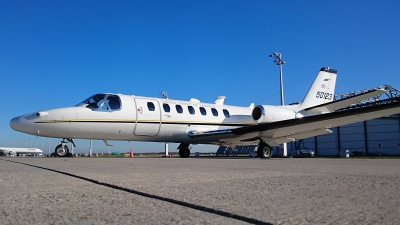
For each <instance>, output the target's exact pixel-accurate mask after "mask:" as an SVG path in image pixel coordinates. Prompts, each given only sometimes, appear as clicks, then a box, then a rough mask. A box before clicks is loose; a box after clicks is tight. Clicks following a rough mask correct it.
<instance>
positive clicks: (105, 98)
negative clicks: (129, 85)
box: [78, 94, 121, 111]
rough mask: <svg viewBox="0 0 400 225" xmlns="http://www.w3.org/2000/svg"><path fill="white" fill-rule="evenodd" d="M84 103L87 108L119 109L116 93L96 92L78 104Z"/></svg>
mask: <svg viewBox="0 0 400 225" xmlns="http://www.w3.org/2000/svg"><path fill="white" fill-rule="evenodd" d="M82 104H86V105H87V106H86V107H88V108H91V109H98V110H105V111H106V110H119V109H121V100H120V98H119V96H118V95H111V94H96V95H93V96H91V97H89V98H87V99H85V100H84V101H82V102H81V103H79V104H78V105H82Z"/></svg>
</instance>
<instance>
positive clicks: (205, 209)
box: [0, 159, 272, 225]
mask: <svg viewBox="0 0 400 225" xmlns="http://www.w3.org/2000/svg"><path fill="white" fill-rule="evenodd" d="M0 160H4V161H8V162H12V163H18V164H22V165H26V166H31V167H35V168H39V169H43V170H48V171H52V172H55V173H60V174H63V175H67V176H70V177H74V178H77V179H81V180H84V181H88V182H91V183H93V184H97V185H102V186H105V187H109V188H113V189H116V190H121V191H125V192H128V193H132V194H136V195H139V196H143V197H146V198H152V199H156V200H160V201H164V202H168V203H172V204H175V205H179V206H184V207H187V208H191V209H196V210H199V211H203V212H208V213H212V214H215V215H218V216H223V217H227V218H231V219H236V220H240V221H244V222H247V223H251V224H265V225H272V223H268V222H264V221H260V220H257V219H253V218H249V217H245V216H240V215H237V214H234V213H229V212H225V211H221V210H215V209H212V208H208V207H205V206H201V205H196V204H193V203H188V202H184V201H179V200H175V199H172V198H166V197H162V196H158V195H153V194H148V193H145V192H141V191H136V190H133V189H129V188H124V187H120V186H117V185H114V184H109V183H103V182H100V181H97V180H93V179H90V178H87V177H82V176H78V175H75V174H72V173H67V172H62V171H58V170H53V169H50V168H46V167H41V166H35V165H31V164H27V163H22V162H16V161H12V160H5V159H0Z"/></svg>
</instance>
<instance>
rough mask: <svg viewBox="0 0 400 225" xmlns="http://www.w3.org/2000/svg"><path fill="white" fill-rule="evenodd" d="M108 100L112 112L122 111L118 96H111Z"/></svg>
mask: <svg viewBox="0 0 400 225" xmlns="http://www.w3.org/2000/svg"><path fill="white" fill-rule="evenodd" d="M107 100H108V105H109V106H110V109H111V110H118V109H121V101H120V100H119V97H118V96H117V95H109V96H108V97H107Z"/></svg>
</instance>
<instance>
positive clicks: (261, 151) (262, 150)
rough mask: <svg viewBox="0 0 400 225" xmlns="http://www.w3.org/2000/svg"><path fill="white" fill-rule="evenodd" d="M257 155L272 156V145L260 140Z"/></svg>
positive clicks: (263, 157) (262, 156) (261, 156)
mask: <svg viewBox="0 0 400 225" xmlns="http://www.w3.org/2000/svg"><path fill="white" fill-rule="evenodd" d="M257 156H258V157H260V158H262V159H265V158H271V156H272V147H271V146H269V145H268V144H267V143H265V142H263V141H260V143H259V144H258V148H257Z"/></svg>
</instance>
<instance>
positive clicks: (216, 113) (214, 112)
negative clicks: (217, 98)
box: [211, 108, 218, 116]
mask: <svg viewBox="0 0 400 225" xmlns="http://www.w3.org/2000/svg"><path fill="white" fill-rule="evenodd" d="M211 112H212V114H213V115H214V116H218V111H217V110H216V109H214V108H211Z"/></svg>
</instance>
